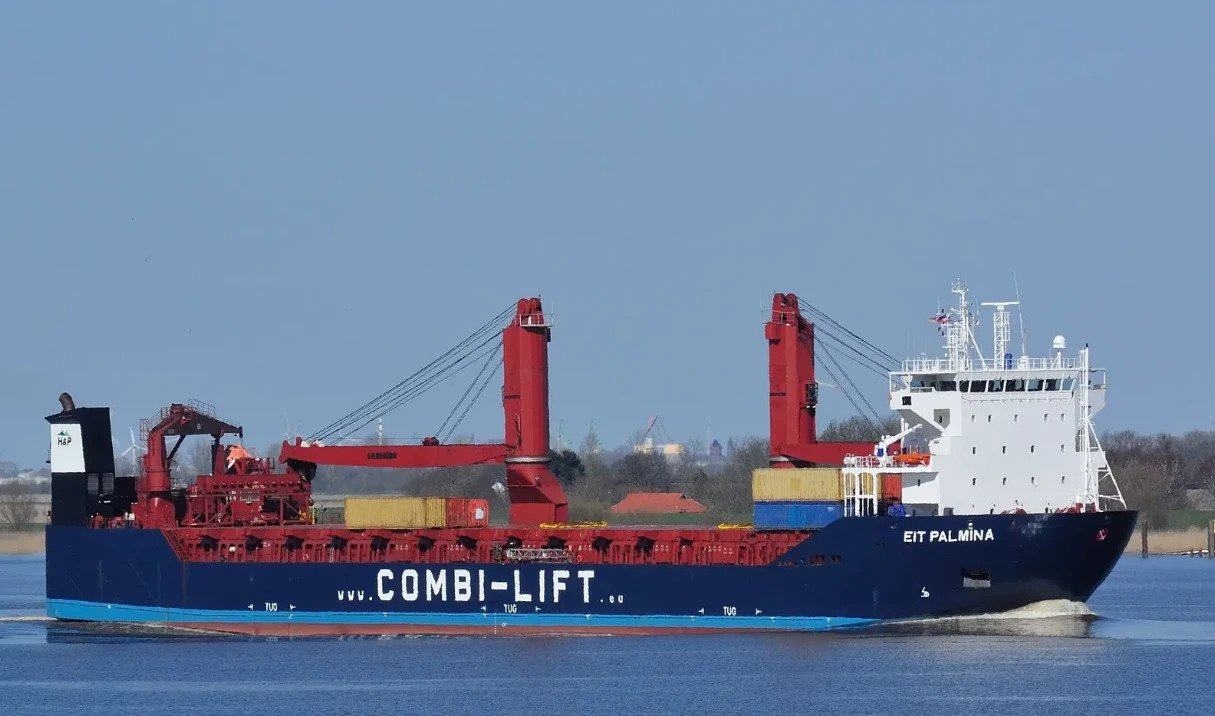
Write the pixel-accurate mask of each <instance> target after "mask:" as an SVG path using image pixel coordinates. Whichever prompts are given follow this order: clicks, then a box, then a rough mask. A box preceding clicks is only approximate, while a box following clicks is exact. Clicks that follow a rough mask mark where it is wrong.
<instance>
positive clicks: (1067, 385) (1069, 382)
mask: <svg viewBox="0 0 1215 716" xmlns="http://www.w3.org/2000/svg"><path fill="white" fill-rule="evenodd" d="M1075 384H1076V381H1075V380H1073V379H1071V378H1064V379H1063V389H1064V390H1071V389H1072V386H1073V385H1075Z"/></svg>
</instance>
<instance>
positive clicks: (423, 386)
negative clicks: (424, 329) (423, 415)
mask: <svg viewBox="0 0 1215 716" xmlns="http://www.w3.org/2000/svg"><path fill="white" fill-rule="evenodd" d="M495 341H498V342H499V343H500V339H499V338H498V337H497V336H492V335H491V336H490V337H489V338H487V339H485V340H484V341H483V342H482V343H481V344H480V345H478V346H477V347H476V348H474V349H472V350H471V351H469V352H468V353H465V354H464V355H462V356H460V357H459V358H457V359H455V360H454V361H453V362H452V363H451V364H450V365H448V366H446V367H444V369H443V371H441V372H438V373H435V374H433V375H431V376H428V377H427V378H426V379H425V380H424V381H423V382H421V383H419V384H418V385H417V386H415V387H413V388H411V389H410V390H409V391H408V392H406V393H404V394H402V395H401V396H399V397H398V398H396V399H394V400H393V402H391V403H389V404H387V405H385V406H384V409H383V410H381V411H380V412H379V413H375V414H372V415H369V416H368V417H367V418H366V419H364V420H363V422H361V423H359V424H358V425H356V426H355V427H354V428H353V430H352V431H357V430H362V429H363V428H365V427H367V426H368V425H370V424H371V423H372V421H374V420H376V419H377V418H379V417H380V416H382V415H386V414H387V413H390V412H392V411H393V410H396V409H397V408H399V407H400V406H402V405H404V404H405V403H408V402H409V401H411V400H413V399H414V398H417V397H419V396H421V395H424V394H426V393H427V392H429V391H430V390H431V389H432V388H435V387H436V386H438V385H440V384H442V383H445V382H446V381H448V380H449V379H451V378H454V377H455V376H456V375H458V374H459V373H461V372H463V371H464V370H466V369H467V368H470V367H472V366H474V365H476V363H477V360H478V359H480V358H481V357H482V356H483V355H485V352H482V349H484V348H485V347H486V346H488V345H490V344H491V343H494V342H495ZM466 361H467V362H466ZM461 364H463V365H461Z"/></svg>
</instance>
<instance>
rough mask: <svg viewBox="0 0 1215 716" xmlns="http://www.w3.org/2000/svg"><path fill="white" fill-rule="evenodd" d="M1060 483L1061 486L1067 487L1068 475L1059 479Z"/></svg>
mask: <svg viewBox="0 0 1215 716" xmlns="http://www.w3.org/2000/svg"><path fill="white" fill-rule="evenodd" d="M1059 482H1060V483H1061V484H1063V485H1066V484H1067V475H1063V476H1061V477H1060V478H1059Z"/></svg>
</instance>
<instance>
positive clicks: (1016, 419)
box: [1013, 413, 1021, 423]
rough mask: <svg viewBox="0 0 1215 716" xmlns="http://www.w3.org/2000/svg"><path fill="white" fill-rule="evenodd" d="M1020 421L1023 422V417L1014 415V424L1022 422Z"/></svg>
mask: <svg viewBox="0 0 1215 716" xmlns="http://www.w3.org/2000/svg"><path fill="white" fill-rule="evenodd" d="M1020 420H1021V416H1020V415H1017V414H1016V413H1013V422H1014V423H1016V422H1020Z"/></svg>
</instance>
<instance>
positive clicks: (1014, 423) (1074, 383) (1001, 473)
mask: <svg viewBox="0 0 1215 716" xmlns="http://www.w3.org/2000/svg"><path fill="white" fill-rule="evenodd" d="M954 293H955V294H957V296H958V306H957V308H955V309H952V310H950V311H948V312H941V313H939V314H938V315H937V316H935V317H934V318H933V319H932V320H933V321H934V322H935V323H937V324H938V330H939V332H940V333H941V335H942V336H943V337H944V339H945V346H944V348H945V353H946V355H945V356H944V357H941V358H933V357H918V358H911V359H908V360H905V361H903V362H902V364H901V366H900V370H897V371H894V372H891V373H890V408H891V410H894V411H895V412H897V413H898V414H899V416H900V418H901V419H902V422H903V426H904V431H903V433H902V434H900V436H898V437H897V438H896V437H890V438H887V439H885V440H883V441H882V442H881V443H879V448H878V450H877V451H876V452H877V454H875V455H872V456H854V457H850V458H849V459H848V460H847V461H846V466H845V480H846V483H847V484H850V485H869V484H877V482H880V481H871V480H868V479H867V478H866V475H867V474H873V475H874V476H876V475H877V474H901V475H902V477H903V501H904V503H905V504H906V506H907V508H908V510H909V512H910V513H914V514H988V513H1000V512H1009V511H1017V510H1025V511H1026V512H1053V511H1057V510H1060V509H1104V508H1106V507H1112V506H1115V505H1117V506H1119V507H1121V506H1122V496H1121V493H1120V491H1119V490H1118V487H1117V483H1116V482H1115V481H1114V479H1113V475H1112V474H1111V473H1110V471H1109V466H1108V463H1107V462H1106V459H1105V453H1104V451H1103V450H1102V449H1101V445H1100V444H1099V442H1098V440H1097V436H1096V431H1095V429H1094V427H1093V422H1092V418H1093V416H1094V415H1095V414H1096V413H1098V412H1099V411H1100V410H1101V409H1102V408H1104V407H1105V389H1106V380H1105V371H1104V370H1103V369H1094V368H1092V367H1091V366H1090V362H1089V349H1088V347H1087V346H1085V347H1084V348H1083V349H1082V350H1081V351H1080V352H1079V353H1078V354H1076V355H1067V354H1065V351H1066V341H1065V339H1064V338H1063V337H1062V336H1056V337H1055V338H1054V340H1053V341H1052V344H1051V349H1052V355H1048V356H1043V357H1031V356H1027V355H1021V356H1020V357H1018V358H1015V359H1014V356H1013V354H1012V353H1011V352H1010V340H1009V339H1010V333H1011V331H1010V318H1011V312H1010V311H1009V310H1008V309H1009V308H1010V307H1012V306H1016V305H1017V302H1008V301H1006V302H998V303H985V304H983V305H984V306H990V307H992V308H993V312H992V314H993V315H992V326H993V339H992V344H991V345H992V348H991V355H993V356H994V357H992V358H985V357H984V356H983V351H982V350H981V349H980V348H979V344H978V342H977V341H976V339H975V333H974V328H975V326H976V325H977V322H978V321H977V317H976V316H974V315H973V314H972V313H971V310H970V306H969V304H968V302H967V291H966V289H965V288H963V287H960V286H955V288H954ZM1022 352H1023V353H1024V338H1023V339H1022ZM896 442H898V443H900V447H899V449H898V452H897V453H896V454H890V453H889V452H888V449H889V448H890V446H893V445H894V444H895V443H896ZM876 497H877V496H876V495H867V494H858V493H857V492H856V491H855V490H853V491H849V500H850V501H851V505H850V507H851V509H850V511H852V512H854V513H856V514H864V513H866V512H868V510H869V509H876V506H877V500H876Z"/></svg>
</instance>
